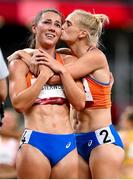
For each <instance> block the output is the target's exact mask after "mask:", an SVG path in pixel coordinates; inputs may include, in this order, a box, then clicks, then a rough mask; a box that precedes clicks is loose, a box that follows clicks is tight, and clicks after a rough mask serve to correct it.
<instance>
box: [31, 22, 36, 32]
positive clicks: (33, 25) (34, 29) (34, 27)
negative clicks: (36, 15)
mask: <svg viewBox="0 0 133 180" xmlns="http://www.w3.org/2000/svg"><path fill="white" fill-rule="evenodd" d="M32 32H33V33H34V34H36V25H35V24H32Z"/></svg>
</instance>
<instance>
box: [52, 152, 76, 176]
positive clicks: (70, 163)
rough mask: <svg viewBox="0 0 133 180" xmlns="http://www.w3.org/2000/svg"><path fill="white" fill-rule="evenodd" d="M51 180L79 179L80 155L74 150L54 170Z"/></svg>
mask: <svg viewBox="0 0 133 180" xmlns="http://www.w3.org/2000/svg"><path fill="white" fill-rule="evenodd" d="M51 179H78V154H77V150H76V149H74V150H73V151H71V152H70V153H69V154H67V155H66V156H65V157H64V158H63V159H62V160H61V161H59V162H58V163H57V164H56V165H55V166H54V167H53V168H52V173H51Z"/></svg>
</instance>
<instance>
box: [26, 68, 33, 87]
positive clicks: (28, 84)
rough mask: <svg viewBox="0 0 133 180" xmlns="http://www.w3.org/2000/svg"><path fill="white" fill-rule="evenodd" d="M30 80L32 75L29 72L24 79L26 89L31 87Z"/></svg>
mask: <svg viewBox="0 0 133 180" xmlns="http://www.w3.org/2000/svg"><path fill="white" fill-rule="evenodd" d="M31 78H32V74H31V73H30V72H29V73H28V75H27V77H26V82H27V87H30V86H31Z"/></svg>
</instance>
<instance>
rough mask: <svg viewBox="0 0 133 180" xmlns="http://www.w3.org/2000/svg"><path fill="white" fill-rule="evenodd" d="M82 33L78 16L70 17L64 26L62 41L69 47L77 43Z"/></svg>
mask: <svg viewBox="0 0 133 180" xmlns="http://www.w3.org/2000/svg"><path fill="white" fill-rule="evenodd" d="M79 33H80V28H79V26H78V16H77V15H71V14H70V15H68V16H67V18H66V20H65V23H64V24H63V25H62V35H61V39H62V40H63V41H65V42H66V43H67V44H68V45H71V44H73V43H75V42H76V40H77V39H78V35H79Z"/></svg>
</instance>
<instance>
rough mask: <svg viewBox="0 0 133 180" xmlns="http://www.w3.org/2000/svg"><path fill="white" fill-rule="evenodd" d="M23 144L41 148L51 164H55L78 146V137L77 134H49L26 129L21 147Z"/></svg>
mask: <svg viewBox="0 0 133 180" xmlns="http://www.w3.org/2000/svg"><path fill="white" fill-rule="evenodd" d="M23 144H30V145H32V146H34V147H35V148H37V149H39V150H40V151H41V152H42V153H43V154H44V156H46V157H47V158H48V159H49V161H50V163H51V166H54V165H56V164H57V163H58V162H59V161H60V160H61V159H63V158H64V157H65V156H66V155H67V154H68V153H70V152H71V151H72V150H74V149H75V148H76V138H75V134H47V133H42V132H38V131H32V130H29V129H25V131H24V133H23V135H22V138H21V141H20V147H21V146H22V145H23Z"/></svg>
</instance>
